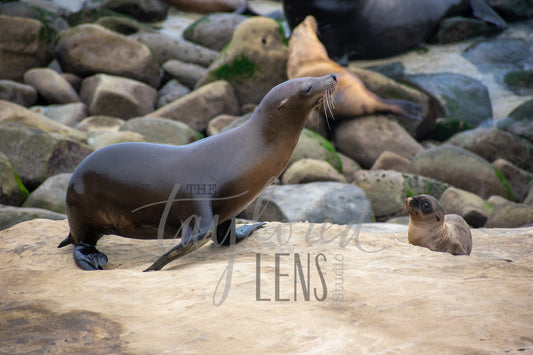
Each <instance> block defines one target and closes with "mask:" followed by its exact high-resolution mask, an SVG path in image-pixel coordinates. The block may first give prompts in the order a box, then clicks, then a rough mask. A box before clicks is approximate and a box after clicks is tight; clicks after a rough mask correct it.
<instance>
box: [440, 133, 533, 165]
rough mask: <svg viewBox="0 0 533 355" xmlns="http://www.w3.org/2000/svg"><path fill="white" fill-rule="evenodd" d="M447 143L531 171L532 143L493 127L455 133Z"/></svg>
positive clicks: (488, 158)
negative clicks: (503, 160) (506, 161)
mask: <svg viewBox="0 0 533 355" xmlns="http://www.w3.org/2000/svg"><path fill="white" fill-rule="evenodd" d="M448 143H449V144H453V145H455V146H458V147H461V148H463V149H467V150H469V151H471V152H473V153H476V154H477V155H479V156H482V157H483V158H485V159H487V160H488V161H491V162H492V161H495V160H496V159H500V158H501V159H505V160H508V161H510V162H511V163H513V164H515V165H516V166H518V167H519V168H521V169H524V170H527V171H529V172H533V143H531V142H529V141H527V140H526V139H523V138H520V137H517V136H515V135H514V134H512V133H509V132H504V131H502V130H499V129H495V128H477V129H473V130H469V131H465V132H461V133H459V134H456V135H455V136H453V137H452V138H451V139H449V140H448Z"/></svg>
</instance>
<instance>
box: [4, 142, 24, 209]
mask: <svg viewBox="0 0 533 355" xmlns="http://www.w3.org/2000/svg"><path fill="white" fill-rule="evenodd" d="M26 197H28V190H26V188H25V187H24V185H22V182H20V180H18V176H17V173H16V172H15V169H13V166H12V165H11V163H10V162H9V159H8V158H7V157H6V156H5V155H4V154H2V152H0V204H2V205H13V206H20V205H21V204H22V202H24V199H26Z"/></svg>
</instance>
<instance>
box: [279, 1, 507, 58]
mask: <svg viewBox="0 0 533 355" xmlns="http://www.w3.org/2000/svg"><path fill="white" fill-rule="evenodd" d="M283 10H284V13H285V18H286V19H287V22H288V24H289V26H290V28H291V29H293V28H295V27H296V26H297V25H298V24H299V23H300V22H301V21H302V20H303V19H304V18H305V17H306V16H307V15H313V16H315V17H316V19H317V21H318V28H319V33H320V39H321V40H322V42H323V43H324V44H325V45H326V48H327V50H328V52H329V55H330V57H331V58H333V59H334V60H337V61H338V60H341V59H343V60H344V61H345V60H347V59H348V57H349V58H351V59H374V58H383V57H388V56H392V55H395V54H398V53H401V52H403V51H405V50H408V49H411V48H413V47H415V46H417V45H419V44H420V43H422V42H424V41H427V40H428V39H430V38H431V37H432V36H433V35H434V34H435V33H436V31H437V29H438V26H439V23H440V21H441V20H442V19H444V18H445V17H451V16H468V15H470V14H472V15H473V16H474V17H476V18H479V19H481V20H483V21H485V22H488V23H490V24H494V25H496V26H498V27H501V28H503V27H505V21H504V20H503V19H502V18H501V17H500V16H498V14H497V13H496V12H494V10H492V9H491V8H490V6H489V5H487V4H486V3H485V1H484V0H402V1H391V0H284V1H283Z"/></svg>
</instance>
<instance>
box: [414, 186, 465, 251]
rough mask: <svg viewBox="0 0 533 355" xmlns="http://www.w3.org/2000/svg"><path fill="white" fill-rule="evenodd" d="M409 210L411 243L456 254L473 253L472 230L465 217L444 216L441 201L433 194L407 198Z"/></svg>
mask: <svg viewBox="0 0 533 355" xmlns="http://www.w3.org/2000/svg"><path fill="white" fill-rule="evenodd" d="M405 208H406V209H407V212H408V213H409V217H410V220H409V229H408V231H407V238H408V240H409V243H411V244H413V245H418V246H421V247H426V248H428V249H431V250H434V251H442V252H446V253H450V254H453V255H470V252H471V251H472V233H471V232H470V227H468V224H467V223H466V222H465V220H464V219H463V217H461V216H459V215H456V214H447V215H444V209H443V208H442V207H441V205H440V203H439V201H437V199H435V198H434V197H433V196H430V195H418V196H414V197H409V198H408V199H407V200H405Z"/></svg>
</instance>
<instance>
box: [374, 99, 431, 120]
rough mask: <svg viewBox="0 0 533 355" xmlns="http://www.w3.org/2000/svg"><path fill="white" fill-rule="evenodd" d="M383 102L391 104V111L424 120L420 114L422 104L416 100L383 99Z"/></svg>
mask: <svg viewBox="0 0 533 355" xmlns="http://www.w3.org/2000/svg"><path fill="white" fill-rule="evenodd" d="M383 102H384V103H385V104H387V105H388V106H390V111H391V112H392V113H394V114H396V115H400V116H406V117H409V118H413V119H416V120H420V121H421V120H422V117H421V116H420V114H421V113H422V106H421V105H419V104H417V103H415V102H411V101H406V100H383Z"/></svg>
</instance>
